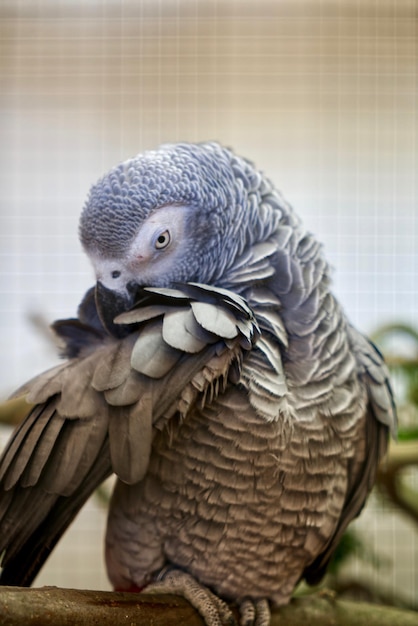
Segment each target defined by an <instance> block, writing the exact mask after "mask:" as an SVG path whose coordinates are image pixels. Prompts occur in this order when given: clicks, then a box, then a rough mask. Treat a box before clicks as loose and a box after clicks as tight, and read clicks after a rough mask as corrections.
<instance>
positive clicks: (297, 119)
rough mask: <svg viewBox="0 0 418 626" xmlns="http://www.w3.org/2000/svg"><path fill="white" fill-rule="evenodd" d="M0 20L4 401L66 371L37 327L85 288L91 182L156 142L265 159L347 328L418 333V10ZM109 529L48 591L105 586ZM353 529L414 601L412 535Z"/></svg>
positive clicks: (85, 8) (369, 516)
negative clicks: (308, 235)
mask: <svg viewBox="0 0 418 626" xmlns="http://www.w3.org/2000/svg"><path fill="white" fill-rule="evenodd" d="M0 16H1V22H0V38H1V46H2V55H1V58H0V64H1V76H0V81H1V83H0V85H1V87H0V92H1V93H0V106H1V109H0V115H1V118H0V119H1V133H2V141H1V152H0V159H1V167H0V180H1V194H0V203H1V214H0V241H1V249H0V263H1V273H0V289H1V303H0V322H1V323H0V342H1V354H2V355H3V358H2V359H1V363H0V370H1V381H2V387H1V389H0V391H1V392H2V394H3V395H4V396H6V395H7V394H8V393H9V392H11V391H12V390H13V388H15V387H16V386H18V385H19V384H21V383H22V382H23V381H24V380H26V379H28V378H30V377H31V376H33V375H34V374H35V373H37V372H39V371H41V370H42V369H45V368H46V367H49V366H51V365H52V364H53V363H55V361H56V356H55V351H54V349H53V348H52V346H51V345H50V343H49V340H48V339H46V338H45V336H44V335H43V334H42V333H40V332H39V327H40V326H41V327H43V326H44V325H46V324H47V323H48V322H50V321H52V320H53V319H55V318H57V317H63V316H64V317H68V316H71V315H73V314H74V312H75V310H76V306H77V304H78V302H79V300H80V299H81V296H82V294H83V293H84V292H85V290H86V289H87V288H88V287H89V286H90V285H91V284H92V281H93V276H92V272H91V270H90V267H89V265H88V263H87V261H86V259H85V257H84V255H83V254H82V251H81V248H80V245H79V243H78V239H77V222H78V216H79V212H80V209H81V207H82V205H83V203H84V201H85V197H86V195H87V192H88V189H89V186H90V185H91V184H92V183H93V182H95V180H96V179H97V178H98V177H99V176H100V175H101V174H102V173H103V172H104V171H106V169H108V168H109V167H111V166H112V165H114V164H115V163H116V162H118V161H120V160H123V159H125V158H128V157H130V156H132V155H133V154H135V153H137V152H140V151H143V150H144V149H148V148H153V147H156V146H157V145H158V144H160V143H161V142H171V141H201V140H206V139H216V140H219V141H221V142H222V143H224V144H226V145H230V146H233V147H234V149H235V150H236V151H237V152H238V153H241V154H243V155H244V156H246V157H249V158H251V159H252V160H254V161H255V162H256V163H257V165H258V166H259V167H260V168H261V169H263V170H264V171H266V172H267V173H268V174H269V176H270V178H272V179H273V180H274V181H275V183H276V184H277V185H278V186H279V187H280V188H281V189H282V190H283V192H284V193H285V195H286V197H287V198H288V200H289V201H290V202H291V203H292V204H293V205H294V206H295V208H296V209H297V211H298V213H299V214H300V215H301V216H302V218H303V219H304V222H305V224H306V225H307V227H308V228H309V230H311V231H313V232H315V233H316V234H317V235H318V237H319V239H321V240H322V241H323V242H324V244H325V250H326V253H327V256H328V258H329V260H330V261H331V263H332V265H333V266H334V267H335V268H336V269H335V275H334V290H335V292H336V293H337V295H338V297H339V298H340V300H341V301H342V303H343V305H344V307H345V309H346V310H347V313H348V315H349V317H350V318H351V320H352V321H353V322H354V323H355V324H356V325H357V326H358V327H359V328H360V329H361V330H364V331H367V332H370V331H372V330H373V329H374V328H375V327H376V326H378V325H379V324H381V323H383V322H386V321H391V320H394V319H402V320H404V321H405V322H408V323H416V320H417V312H418V303H417V234H418V233H417V231H418V229H417V191H416V181H417V167H416V147H417V123H416V110H417V49H416V45H417V44H416V42H417V32H416V28H417V20H416V4H415V2H413V1H412V0H411V1H407V0H384V1H383V2H382V1H381V0H367V1H366V2H364V1H362V0H354V1H349V0H338V1H337V0H336V1H332V0H329V1H321V2H314V1H309V0H298V1H297V2H290V1H288V2H272V1H271V2H268V1H266V0H262V1H261V2H257V3H252V2H247V1H243V2H237V1H234V0H222V1H218V0H212V1H210V0H203V1H200V0H199V1H198V0H188V1H187V0H177V1H174V0H173V1H170V0H167V1H163V0H158V1H156V2H155V1H151V0H148V1H146V0H140V1H139V2H129V1H128V2H117V1H111V0H108V1H105V0H98V1H95V2H93V1H91V2H81V1H80V2H79V1H77V0H76V1H75V2H65V1H64V2H59V3H56V2H54V1H52V0H39V1H38V2H36V3H33V2H31V1H29V0H14V1H13V2H11V1H4V2H2V5H1V7H0ZM34 320H35V322H36V324H35V323H34ZM414 480H416V476H415V478H414ZM104 524H105V515H104V512H103V511H101V510H100V509H99V505H98V504H97V502H95V501H94V500H93V501H91V502H90V503H89V504H88V505H87V506H86V508H85V510H84V511H83V513H82V514H81V515H80V516H79V519H78V520H77V521H76V523H75V524H74V526H73V528H72V529H71V530H70V531H69V533H68V536H67V537H66V538H65V539H64V540H63V541H62V543H61V545H60V546H59V547H58V548H57V550H56V552H55V554H54V555H53V557H52V558H51V560H50V562H49V563H48V564H47V566H46V567H45V569H44V571H43V572H42V574H41V576H40V577H39V579H38V583H39V584H42V583H48V582H49V583H53V584H59V585H63V586H74V587H77V586H81V587H93V588H97V587H101V588H107V585H108V583H107V582H106V577H105V574H104V567H103V564H102V535H103V529H104ZM358 524H359V525H360V526H361V525H363V528H364V529H365V530H366V531H367V533H368V536H369V539H370V541H371V542H376V543H377V544H378V546H377V547H379V550H380V548H381V546H382V545H384V546H385V551H386V553H388V555H389V557H390V560H391V561H392V562H393V567H391V568H389V569H388V570H387V571H388V572H389V574H388V575H387V578H386V579H385V584H389V585H391V588H393V590H395V589H401V590H402V591H404V592H405V594H407V595H409V596H410V597H413V595H414V591H415V590H416V588H417V584H416V582H417V581H416V576H417V574H416V565H415V561H414V559H415V558H416V553H417V539H416V531H414V529H413V528H412V526H411V525H408V523H407V522H403V521H402V520H401V519H400V518H399V516H397V515H395V514H392V513H391V512H382V510H381V505H380V504H379V502H377V501H376V500H372V501H371V503H370V506H369V507H368V508H367V510H366V511H365V513H364V514H363V517H362V518H361V520H360V521H359V522H358ZM382 533H383V535H382ZM382 537H384V538H382ZM355 567H356V568H357V567H358V568H361V567H363V565H362V564H361V563H360V562H358V563H357V564H356V565H355ZM383 571H384V568H383V566H382V567H381V568H380V570H379V571H377V570H375V569H373V571H372V573H371V574H370V575H372V576H376V577H379V576H381V574H380V573H379V572H383ZM382 575H383V574H382Z"/></svg>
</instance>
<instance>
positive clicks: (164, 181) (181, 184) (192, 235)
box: [80, 143, 261, 319]
mask: <svg viewBox="0 0 418 626" xmlns="http://www.w3.org/2000/svg"><path fill="white" fill-rule="evenodd" d="M260 180H261V175H260V174H259V173H258V172H257V171H256V170H255V169H254V168H253V166H252V165H251V164H250V163H249V162H247V161H245V160H244V159H241V158H239V157H237V156H236V155H234V154H233V153H232V152H231V151H230V150H228V149H226V148H223V147H222V146H220V145H218V144H216V143H202V144H174V145H163V146H161V147H160V148H159V149H158V150H155V151H149V152H145V153H143V154H140V155H138V156H136V157H134V158H132V159H130V160H128V161H125V162H124V163H121V164H120V165H118V166H116V167H115V168H113V169H112V170H111V171H110V172H109V173H108V174H106V175H105V176H104V177H103V178H101V179H100V180H99V181H98V183H97V184H96V185H94V186H93V187H92V189H91V191H90V195H89V197H88V200H87V202H86V205H85V207H84V209H83V212H82V215H81V220H80V239H81V243H82V245H83V247H84V249H85V251H86V253H87V254H88V256H89V258H90V260H91V262H92V264H93V267H94V270H95V273H96V279H97V298H98V308H99V312H100V311H101V310H102V311H101V312H102V313H103V309H105V310H106V315H107V317H108V318H109V319H110V317H111V316H113V317H115V316H116V315H117V314H118V313H120V312H121V311H123V310H126V309H128V308H130V306H132V305H133V303H134V299H135V292H136V290H137V289H138V287H143V286H147V285H150V286H160V287H161V286H166V287H169V286H173V285H175V284H176V283H181V282H190V281H192V282H200V283H207V284H217V285H218V286H222V276H223V275H224V274H225V272H226V270H227V269H228V267H230V266H231V265H232V264H233V262H234V260H235V258H236V257H237V255H239V254H241V253H242V251H243V249H244V248H245V245H246V244H247V243H248V241H247V237H246V233H247V232H248V230H249V229H251V227H252V226H253V224H252V223H251V221H252V222H254V215H252V213H254V207H255V205H256V204H257V202H251V203H250V204H251V207H252V208H251V209H250V210H249V208H248V206H247V205H248V204H249V200H248V199H249V195H250V194H254V193H258V189H259V186H260Z"/></svg>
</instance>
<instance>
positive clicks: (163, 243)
mask: <svg viewBox="0 0 418 626" xmlns="http://www.w3.org/2000/svg"><path fill="white" fill-rule="evenodd" d="M170 241H171V237H170V233H169V231H168V230H165V231H164V232H163V233H161V234H160V235H158V237H157V239H156V240H155V247H156V248H157V250H162V249H163V248H166V247H167V246H168V244H169V243H170Z"/></svg>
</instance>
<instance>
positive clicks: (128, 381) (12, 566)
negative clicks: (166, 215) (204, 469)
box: [0, 285, 259, 585]
mask: <svg viewBox="0 0 418 626" xmlns="http://www.w3.org/2000/svg"><path fill="white" fill-rule="evenodd" d="M196 303H202V305H203V306H200V307H199V306H198V307H196ZM194 307H195V308H196V313H195V312H194ZM208 310H210V313H211V314H212V316H209V319H208V316H207V312H208ZM118 321H119V322H120V323H121V324H123V326H124V328H127V329H128V331H130V332H129V333H128V334H127V335H126V336H124V337H123V338H119V339H117V338H114V337H110V336H107V337H105V335H104V331H103V328H102V327H101V326H100V323H99V321H98V317H97V315H96V313H95V310H94V299H93V296H92V292H91V291H89V292H88V294H87V296H86V297H85V299H84V301H83V303H82V305H81V307H80V310H79V320H68V321H65V320H64V321H61V322H59V323H56V324H55V325H54V328H55V330H56V332H57V333H58V334H59V336H60V337H61V339H62V340H64V342H65V344H66V347H65V351H64V353H65V354H66V355H68V356H70V357H71V359H70V360H69V361H68V362H67V364H64V365H60V366H59V367H57V368H54V369H53V370H51V371H49V372H46V373H45V374H42V375H41V376H39V377H38V378H36V379H34V380H33V381H31V382H30V383H28V384H27V385H25V386H24V387H23V388H22V389H21V390H20V393H24V394H27V397H28V399H29V401H30V402H32V403H33V404H34V405H35V406H34V408H33V409H32V411H31V412H30V414H29V415H28V417H27V418H26V420H25V421H24V422H23V423H22V424H21V425H20V426H19V427H18V428H17V430H16V431H15V433H14V434H13V436H12V438H11V440H10V442H9V444H8V446H7V447H6V449H5V451H4V453H3V456H2V458H1V460H0V554H1V553H3V560H2V567H3V569H2V572H1V575H0V583H1V584H5V585H30V584H31V583H32V581H33V579H34V578H35V576H36V575H37V573H38V572H39V570H40V568H41V567H42V565H43V563H44V562H45V560H46V558H47V557H48V555H49V554H50V552H51V550H52V549H53V548H54V546H55V544H56V543H57V541H58V540H59V538H60V537H61V535H62V533H63V532H64V531H65V530H66V528H67V527H68V525H69V524H70V523H71V521H72V520H73V519H74V517H75V515H76V514H77V513H78V511H79V510H80V508H81V507H82V506H83V504H84V502H85V501H86V500H87V498H88V497H89V496H90V494H91V493H92V492H93V491H94V489H95V488H96V487H97V486H98V485H99V484H100V483H101V482H102V481H103V480H105V479H106V478H107V477H108V476H109V475H110V474H111V473H112V471H114V472H115V473H116V474H117V475H118V476H119V478H120V479H121V480H123V481H125V482H127V483H130V484H132V483H135V482H138V481H139V480H141V479H142V477H143V476H144V474H145V472H146V469H147V465H148V459H149V455H150V451H151V444H152V437H153V431H154V426H155V427H157V428H161V427H162V425H163V424H164V423H166V421H167V420H168V419H169V418H170V417H172V415H173V414H174V413H176V412H178V413H179V414H181V415H183V416H184V415H185V414H186V413H187V412H188V410H189V409H190V407H191V405H192V404H193V403H194V402H195V401H196V400H197V399H198V397H199V396H200V397H201V401H202V402H204V399H205V398H206V395H207V394H209V396H211V397H212V396H213V394H214V393H218V392H219V391H220V390H222V389H223V388H224V387H225V385H226V381H227V379H228V374H229V370H230V368H231V367H232V366H234V367H238V368H239V367H240V363H241V360H242V354H243V352H244V351H245V350H249V349H250V348H251V347H252V345H253V343H254V342H255V341H256V340H257V338H258V335H259V331H258V327H257V324H256V321H255V319H254V317H253V315H252V312H251V310H250V309H249V308H248V306H247V304H246V303H245V302H244V300H243V299H242V298H240V297H239V296H236V295H235V294H231V293H229V292H226V291H225V290H219V291H217V290H216V289H214V288H213V287H206V286H204V285H182V286H181V290H170V289H165V290H161V289H160V290H158V289H156V290H153V289H148V290H146V291H145V290H144V293H143V295H142V297H141V298H140V299H139V301H138V303H137V305H136V307H135V308H134V309H133V310H132V311H130V312H127V313H126V314H122V315H121V316H119V320H118ZM89 324H92V326H91V327H90V326H89ZM181 338H183V341H181Z"/></svg>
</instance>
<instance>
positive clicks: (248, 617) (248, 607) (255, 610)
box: [239, 598, 271, 626]
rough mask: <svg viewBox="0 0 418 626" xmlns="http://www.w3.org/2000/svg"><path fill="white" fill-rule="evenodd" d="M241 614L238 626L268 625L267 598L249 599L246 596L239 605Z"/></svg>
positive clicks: (268, 610) (269, 616) (268, 606)
mask: <svg viewBox="0 0 418 626" xmlns="http://www.w3.org/2000/svg"><path fill="white" fill-rule="evenodd" d="M239 610H240V614H241V620H240V626H269V624H270V618H271V613H270V605H269V602H268V600H266V599H265V598H263V599H262V600H251V599H250V598H246V599H245V600H242V602H241V603H240V605H239Z"/></svg>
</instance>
